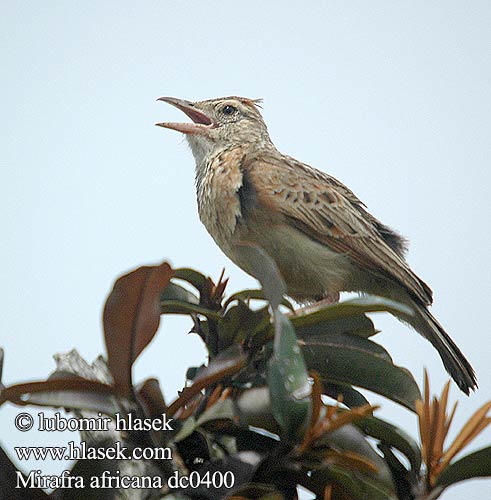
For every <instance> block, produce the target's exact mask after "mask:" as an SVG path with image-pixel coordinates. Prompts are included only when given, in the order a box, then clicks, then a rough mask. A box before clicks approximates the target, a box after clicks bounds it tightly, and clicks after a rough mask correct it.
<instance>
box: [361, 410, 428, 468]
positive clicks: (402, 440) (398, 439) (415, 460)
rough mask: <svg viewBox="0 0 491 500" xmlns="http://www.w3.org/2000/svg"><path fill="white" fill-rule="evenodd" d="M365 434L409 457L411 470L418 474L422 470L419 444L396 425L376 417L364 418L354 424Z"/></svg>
mask: <svg viewBox="0 0 491 500" xmlns="http://www.w3.org/2000/svg"><path fill="white" fill-rule="evenodd" d="M354 425H356V426H357V427H359V428H360V429H361V430H362V431H363V432H364V433H365V434H367V435H368V436H371V437H373V438H375V439H378V440H379V441H380V442H381V443H384V444H386V445H388V446H390V447H391V448H395V449H396V450H398V451H400V452H401V453H402V454H403V455H405V456H406V457H407V459H408V460H409V463H410V464H411V469H412V470H413V471H415V472H418V471H419V469H420V468H421V450H420V448H419V446H418V443H417V442H416V441H415V440H414V439H413V438H412V437H411V436H409V435H408V434H406V433H405V432H404V431H403V430H401V429H399V428H398V427H396V426H395V425H392V424H390V423H389V422H386V421H385V420H382V419H380V418H376V417H364V418H363V419H360V420H357V421H356V422H354Z"/></svg>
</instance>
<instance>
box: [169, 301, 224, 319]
mask: <svg viewBox="0 0 491 500" xmlns="http://www.w3.org/2000/svg"><path fill="white" fill-rule="evenodd" d="M160 310H161V313H162V314H190V315H193V314H201V315H203V316H206V317H207V318H212V319H216V320H219V319H221V317H222V316H221V315H220V314H219V313H217V312H216V311H212V310H211V309H207V308H206V307H203V306H199V305H197V304H190V303H189V302H182V301H179V300H163V301H161V302H160Z"/></svg>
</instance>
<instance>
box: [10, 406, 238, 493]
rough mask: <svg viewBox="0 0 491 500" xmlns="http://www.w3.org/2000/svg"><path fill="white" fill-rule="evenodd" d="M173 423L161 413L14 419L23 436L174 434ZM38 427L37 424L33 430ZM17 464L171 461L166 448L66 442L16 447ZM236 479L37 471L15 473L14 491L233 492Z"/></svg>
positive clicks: (229, 474)
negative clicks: (35, 432)
mask: <svg viewBox="0 0 491 500" xmlns="http://www.w3.org/2000/svg"><path fill="white" fill-rule="evenodd" d="M172 420H173V419H171V418H167V416H166V414H165V413H163V414H162V415H161V416H159V417H157V418H152V419H151V418H138V417H135V416H134V415H133V414H128V415H121V414H119V413H116V414H115V415H114V418H111V417H103V416H102V414H101V413H99V414H98V417H91V418H65V417H63V416H62V415H61V414H60V413H59V412H57V413H55V414H54V416H52V417H48V416H46V415H45V414H44V413H43V412H39V413H38V414H37V420H35V418H34V417H33V416H32V415H31V414H30V413H25V412H24V413H19V414H18V415H17V416H16V417H15V420H14V424H15V426H16V428H17V429H18V430H20V431H23V432H26V431H29V430H31V429H33V428H34V427H36V429H37V430H38V431H41V432H54V431H66V430H68V431H113V432H114V431H116V432H119V431H123V432H127V431H149V430H154V431H172V430H173V429H172V425H171V423H172ZM36 423H37V425H35V424H36ZM14 449H15V452H16V454H17V458H18V459H19V461H21V462H22V461H26V460H37V461H43V460H51V461H57V460H58V461H59V460H157V461H158V460H172V448H170V447H154V448H152V447H144V448H143V447H133V446H131V447H128V446H124V445H123V444H122V443H121V442H120V441H114V443H112V445H111V446H107V445H104V446H89V445H88V444H87V442H86V441H81V442H80V443H79V444H77V443H76V442H75V441H69V442H68V445H67V446H17V447H14ZM234 483H235V476H234V474H233V472H232V471H226V472H221V471H215V472H213V473H210V472H209V471H208V472H204V473H203V474H200V473H199V472H198V471H193V472H191V473H190V474H189V475H182V474H180V473H179V472H178V471H175V472H174V473H173V474H172V475H171V476H170V477H168V478H167V479H164V478H162V477H161V476H127V475H121V473H120V472H119V471H111V472H110V471H103V472H102V473H101V474H99V475H94V476H90V477H86V476H77V475H73V474H72V473H71V472H70V471H69V470H64V471H62V472H61V474H59V475H43V474H42V473H41V471H40V470H31V471H30V472H28V473H27V474H25V475H23V474H22V473H21V472H20V471H17V484H16V488H44V489H48V488H51V489H57V488H94V489H99V488H100V489H107V488H115V489H126V488H165V487H167V488H169V489H175V488H198V487H206V488H224V487H225V488H232V487H233V486H234Z"/></svg>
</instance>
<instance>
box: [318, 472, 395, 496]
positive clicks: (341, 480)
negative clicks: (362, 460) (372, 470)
mask: <svg viewBox="0 0 491 500" xmlns="http://www.w3.org/2000/svg"><path fill="white" fill-rule="evenodd" d="M312 481H313V482H314V483H317V484H319V486H320V487H321V488H322V486H323V485H327V484H331V483H335V484H337V485H338V486H339V487H340V488H341V489H342V490H343V492H344V493H347V494H348V495H349V497H351V498H353V499H357V500H358V499H360V500H361V499H363V500H397V497H396V496H395V493H394V492H390V491H387V490H386V489H385V488H384V486H383V485H382V484H380V483H379V482H377V481H375V480H373V479H369V478H367V477H365V476H362V475H354V474H352V473H351V472H350V471H349V470H347V469H344V468H342V467H338V466H335V465H331V466H326V467H322V468H321V469H318V470H316V471H315V472H313V474H312Z"/></svg>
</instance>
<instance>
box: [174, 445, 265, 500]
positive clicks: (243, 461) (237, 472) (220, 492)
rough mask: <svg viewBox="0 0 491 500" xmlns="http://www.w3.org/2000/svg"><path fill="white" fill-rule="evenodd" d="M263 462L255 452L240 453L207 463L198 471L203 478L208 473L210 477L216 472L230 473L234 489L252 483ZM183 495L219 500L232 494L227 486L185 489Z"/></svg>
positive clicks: (203, 499)
mask: <svg viewBox="0 0 491 500" xmlns="http://www.w3.org/2000/svg"><path fill="white" fill-rule="evenodd" d="M260 461H261V456H260V455H259V454H257V453H254V452H239V453H235V454H234V455H228V456H225V457H224V458H223V459H221V460H216V461H213V462H207V463H205V464H204V465H203V466H202V467H200V468H199V469H198V473H199V475H200V477H203V476H204V475H205V474H206V473H207V472H209V476H210V477H213V473H214V472H218V471H219V472H220V473H221V474H224V472H225V471H230V472H231V474H233V477H234V483H235V484H234V488H237V487H239V486H241V485H243V484H248V483H250V481H251V479H252V478H253V477H254V473H255V471H256V469H257V467H258V465H259V463H260ZM182 491H183V493H185V494H186V495H188V496H189V497H190V498H195V499H198V500H217V499H219V498H226V495H227V494H229V493H230V492H231V490H230V488H227V487H225V486H223V487H221V488H213V487H211V488H207V487H205V486H203V485H200V486H199V487H198V488H191V487H189V488H185V489H183V490H182Z"/></svg>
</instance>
